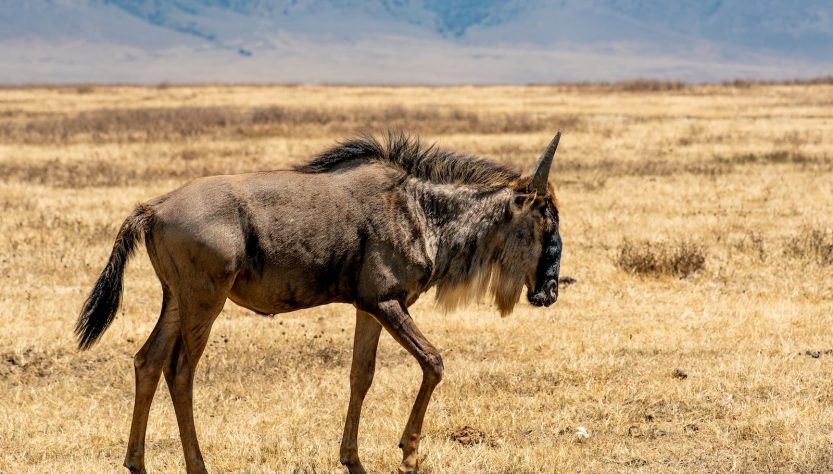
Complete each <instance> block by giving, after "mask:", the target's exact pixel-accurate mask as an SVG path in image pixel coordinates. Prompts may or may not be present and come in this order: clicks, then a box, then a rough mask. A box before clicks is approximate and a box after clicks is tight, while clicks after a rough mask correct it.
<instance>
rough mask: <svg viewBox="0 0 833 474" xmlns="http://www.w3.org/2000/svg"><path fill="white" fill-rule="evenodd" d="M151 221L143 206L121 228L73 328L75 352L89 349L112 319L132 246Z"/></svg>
mask: <svg viewBox="0 0 833 474" xmlns="http://www.w3.org/2000/svg"><path fill="white" fill-rule="evenodd" d="M152 219H153V209H152V208H151V207H150V206H148V205H147V204H139V206H138V207H136V209H135V210H134V211H133V213H131V214H130V216H129V217H128V218H127V219H125V221H124V224H122V226H121V229H120V230H119V234H118V236H117V237H116V242H115V243H114V244H113V251H112V253H110V260H108V261H107V265H106V266H105V267H104V270H103V271H102V272H101V275H99V276H98V280H96V282H95V286H94V287H93V289H92V291H91V292H90V295H89V296H88V297H87V301H85V302H84V307H83V308H82V309H81V315H80V316H79V317H78V323H77V324H76V325H75V335H76V336H77V337H78V348H79V349H81V350H84V349H89V348H90V346H92V345H93V344H95V342H96V341H97V340H98V338H100V337H101V335H102V334H103V333H104V331H105V330H106V329H107V327H108V326H109V325H110V323H112V322H113V319H115V317H116V311H118V309H119V304H120V303H121V293H122V276H123V275H124V266H125V265H126V264H127V261H128V259H130V256H131V255H133V251H134V250H135V249H136V244H137V243H138V242H139V241H140V240H141V239H142V238H143V237H144V236H145V234H146V233H147V231H148V230H149V229H150V224H151V220H152Z"/></svg>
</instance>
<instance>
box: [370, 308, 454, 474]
mask: <svg viewBox="0 0 833 474" xmlns="http://www.w3.org/2000/svg"><path fill="white" fill-rule="evenodd" d="M374 314H376V316H377V318H378V319H379V322H380V323H382V325H383V326H384V327H385V329H387V331H388V332H390V334H391V335H392V336H393V338H394V339H396V341H397V342H399V344H401V345H402V347H404V348H405V349H406V350H407V351H408V352H410V353H411V355H413V356H414V357H415V358H416V360H417V361H418V362H419V365H420V367H422V385H421V386H420V387H419V394H417V398H416V401H414V407H413V409H411V415H410V416H409V417H408V423H407V424H406V425H405V431H404V432H403V433H402V438H401V440H400V441H399V447H400V448H402V464H401V465H400V466H399V471H400V472H406V473H407V472H416V471H417V468H418V466H417V451H418V449H419V438H420V433H421V432H422V420H423V419H424V418H425V411H426V410H427V409H428V402H429V401H430V400H431V394H432V393H433V392H434V388H435V387H436V386H437V384H439V383H440V380H441V379H442V376H443V361H442V357H440V353H439V351H437V349H436V348H435V347H434V346H433V345H432V344H431V343H430V342H428V340H427V339H426V338H425V336H423V335H422V333H421V332H420V331H419V329H418V328H417V327H416V325H415V324H414V321H413V319H411V315H410V314H408V309H407V308H406V307H405V304H404V303H402V302H401V301H387V302H384V303H380V304H379V305H378V310H377V311H376V312H375V313H374Z"/></svg>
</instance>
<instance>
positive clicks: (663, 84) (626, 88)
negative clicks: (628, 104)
mask: <svg viewBox="0 0 833 474" xmlns="http://www.w3.org/2000/svg"><path fill="white" fill-rule="evenodd" d="M686 87H687V85H686V83H684V82H679V81H657V80H652V79H636V80H633V81H622V82H615V83H613V84H611V85H610V89H611V90H614V91H621V92H665V91H679V90H682V89H685V88H686Z"/></svg>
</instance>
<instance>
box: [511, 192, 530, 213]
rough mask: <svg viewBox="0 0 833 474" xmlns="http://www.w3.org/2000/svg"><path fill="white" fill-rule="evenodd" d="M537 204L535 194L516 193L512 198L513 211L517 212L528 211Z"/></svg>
mask: <svg viewBox="0 0 833 474" xmlns="http://www.w3.org/2000/svg"><path fill="white" fill-rule="evenodd" d="M533 202H535V193H524V192H517V191H516V192H515V195H514V196H513V197H512V210H513V211H515V212H520V211H526V210H528V209H529V208H530V207H532V203H533Z"/></svg>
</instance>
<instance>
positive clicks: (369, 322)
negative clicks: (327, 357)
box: [340, 310, 382, 474]
mask: <svg viewBox="0 0 833 474" xmlns="http://www.w3.org/2000/svg"><path fill="white" fill-rule="evenodd" d="M381 332H382V326H381V325H380V324H379V322H378V321H376V320H375V319H373V316H371V315H369V314H367V313H365V312H364V311H361V310H358V311H356V334H355V337H354V339H353V365H352V367H351V368H350V405H349V406H348V407H347V421H346V422H345V423H344V436H343V437H342V439H341V453H340V458H341V464H343V465H345V466H346V467H347V469H348V470H349V471H350V474H364V472H365V470H364V467H363V466H362V463H361V461H360V460H359V444H358V434H359V417H360V416H361V412H362V402H364V397H365V395H366V394H367V390H368V389H369V388H370V384H372V383H373V373H374V371H375V369H376V347H377V346H378V344H379V334H380V333H381Z"/></svg>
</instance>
